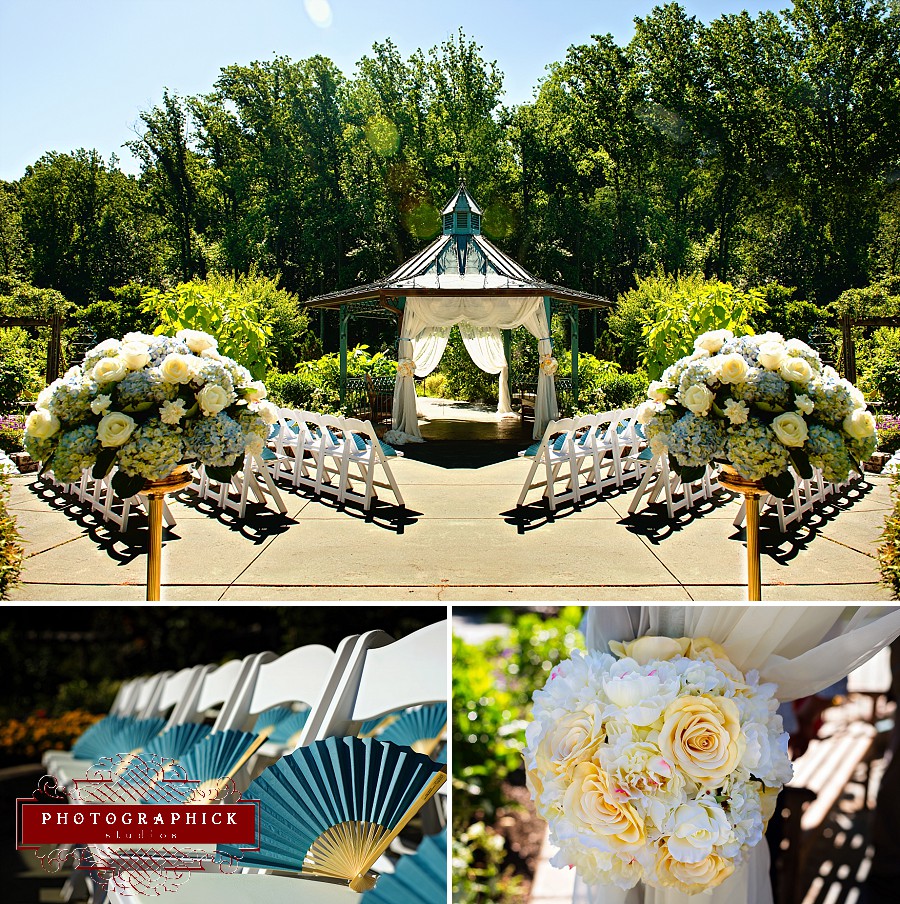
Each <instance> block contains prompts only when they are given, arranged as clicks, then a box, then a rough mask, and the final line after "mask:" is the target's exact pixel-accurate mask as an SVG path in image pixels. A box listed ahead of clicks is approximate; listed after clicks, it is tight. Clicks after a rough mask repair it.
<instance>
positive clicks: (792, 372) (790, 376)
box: [778, 358, 813, 386]
mask: <svg viewBox="0 0 900 904" xmlns="http://www.w3.org/2000/svg"><path fill="white" fill-rule="evenodd" d="M778 373H780V374H781V378H782V379H783V380H787V381H788V382H790V383H802V384H803V385H804V386H805V385H806V384H807V383H809V381H810V380H811V379H812V378H813V369H812V368H811V367H810V366H809V364H808V363H807V362H806V361H804V360H803V358H785V359H784V361H782V362H781V367H779V368H778Z"/></svg>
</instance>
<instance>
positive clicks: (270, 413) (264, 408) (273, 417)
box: [256, 402, 278, 426]
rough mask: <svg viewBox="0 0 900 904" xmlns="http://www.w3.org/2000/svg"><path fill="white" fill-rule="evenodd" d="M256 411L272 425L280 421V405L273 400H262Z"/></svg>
mask: <svg viewBox="0 0 900 904" xmlns="http://www.w3.org/2000/svg"><path fill="white" fill-rule="evenodd" d="M256 413H257V414H258V415H259V416H260V417H261V418H262V419H263V420H264V421H265V422H266V423H267V424H269V425H270V426H271V425H272V424H277V423H278V406H277V405H273V404H272V403H271V402H260V403H259V406H258V407H257V409H256Z"/></svg>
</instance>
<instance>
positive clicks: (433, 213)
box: [403, 201, 441, 239]
mask: <svg viewBox="0 0 900 904" xmlns="http://www.w3.org/2000/svg"><path fill="white" fill-rule="evenodd" d="M403 222H404V224H405V225H406V228H407V229H408V230H409V231H410V233H412V235H414V236H415V237H416V238H417V239H431V238H434V237H435V236H436V235H437V234H438V233H439V232H440V231H441V218H440V215H439V214H438V212H437V209H436V208H435V207H434V205H433V204H429V203H428V202H427V201H422V202H420V203H419V204H417V205H416V206H415V207H413V208H411V209H410V210H408V211H406V212H405V213H404V214H403Z"/></svg>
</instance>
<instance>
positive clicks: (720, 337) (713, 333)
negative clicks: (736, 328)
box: [694, 330, 734, 355]
mask: <svg viewBox="0 0 900 904" xmlns="http://www.w3.org/2000/svg"><path fill="white" fill-rule="evenodd" d="M729 339H734V333H732V332H731V330H710V331H709V332H708V333H703V335H702V336H698V337H697V338H696V339H695V340H694V348H696V349H703V350H704V351H707V352H709V353H710V354H712V355H714V354H715V353H716V352H717V351H718V350H719V349H720V348H721V347H722V346H723V345H724V344H725V343H726V342H728V340H729Z"/></svg>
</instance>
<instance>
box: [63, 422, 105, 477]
mask: <svg viewBox="0 0 900 904" xmlns="http://www.w3.org/2000/svg"><path fill="white" fill-rule="evenodd" d="M99 449H100V441H99V440H98V439H97V427H96V425H95V424H82V425H81V426H80V427H76V428H75V429H74V430H67V431H66V432H64V433H63V434H62V435H61V436H60V438H59V443H58V445H57V447H56V454H55V455H54V456H53V465H52V468H53V473H54V474H55V475H56V479H57V480H60V481H62V482H63V483H74V482H75V481H76V480H80V479H81V472H82V471H83V470H85V468H91V467H93V466H94V462H95V461H96V460H97V452H98V451H99Z"/></svg>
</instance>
